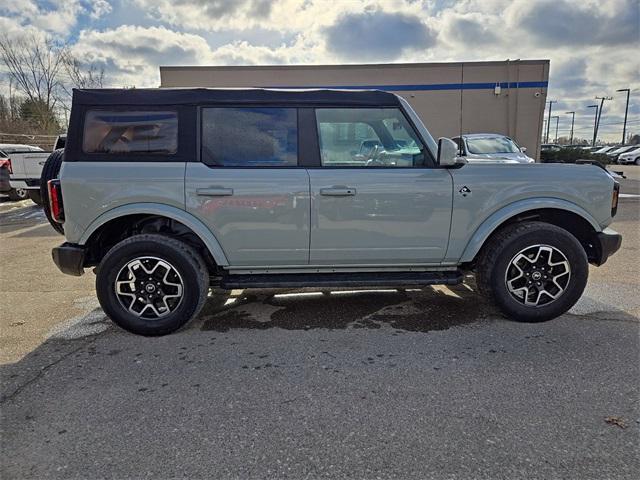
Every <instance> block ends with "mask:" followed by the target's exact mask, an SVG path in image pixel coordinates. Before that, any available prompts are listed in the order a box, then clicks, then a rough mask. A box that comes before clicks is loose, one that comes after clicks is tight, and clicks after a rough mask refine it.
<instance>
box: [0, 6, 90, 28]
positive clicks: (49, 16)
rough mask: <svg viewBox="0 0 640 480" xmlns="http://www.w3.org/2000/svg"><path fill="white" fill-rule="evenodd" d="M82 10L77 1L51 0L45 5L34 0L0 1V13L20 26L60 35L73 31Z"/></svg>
mask: <svg viewBox="0 0 640 480" xmlns="http://www.w3.org/2000/svg"><path fill="white" fill-rule="evenodd" d="M82 10H83V7H82V5H81V4H80V1H79V0H51V1H49V2H47V3H46V4H40V3H37V2H35V1H34V0H19V1H15V0H0V11H1V12H3V13H4V12H6V15H7V16H8V17H11V18H14V19H15V20H16V21H18V22H19V23H20V24H21V25H28V26H32V27H36V28H37V29H40V30H42V31H46V32H51V33H56V34H61V35H66V34H68V33H69V32H70V31H71V30H72V29H73V27H74V26H75V25H76V23H77V20H78V15H79V13H80V12H82Z"/></svg>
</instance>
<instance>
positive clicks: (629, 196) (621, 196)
mask: <svg viewBox="0 0 640 480" xmlns="http://www.w3.org/2000/svg"><path fill="white" fill-rule="evenodd" d="M618 196H619V197H620V198H640V195H636V194H635V193H621V194H620V195H618Z"/></svg>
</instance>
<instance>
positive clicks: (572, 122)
mask: <svg viewBox="0 0 640 480" xmlns="http://www.w3.org/2000/svg"><path fill="white" fill-rule="evenodd" d="M564 113H566V114H569V113H570V114H571V137H570V139H569V145H573V124H574V123H575V121H576V112H564Z"/></svg>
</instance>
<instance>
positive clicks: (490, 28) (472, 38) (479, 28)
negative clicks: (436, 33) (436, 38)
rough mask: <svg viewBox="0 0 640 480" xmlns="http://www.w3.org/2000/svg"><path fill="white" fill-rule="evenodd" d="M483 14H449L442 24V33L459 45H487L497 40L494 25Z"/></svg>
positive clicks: (490, 19)
mask: <svg viewBox="0 0 640 480" xmlns="http://www.w3.org/2000/svg"><path fill="white" fill-rule="evenodd" d="M492 20H493V19H492V18H486V16H484V15H478V14H469V15H457V14H456V15H449V16H448V18H447V19H446V21H445V23H444V25H443V31H444V34H445V35H446V36H447V37H448V39H449V40H452V41H454V42H456V43H457V44H459V45H464V46H469V45H489V44H495V43H497V42H498V36H497V34H496V32H497V31H498V30H497V29H496V25H494V24H493V23H494V22H493V21H492Z"/></svg>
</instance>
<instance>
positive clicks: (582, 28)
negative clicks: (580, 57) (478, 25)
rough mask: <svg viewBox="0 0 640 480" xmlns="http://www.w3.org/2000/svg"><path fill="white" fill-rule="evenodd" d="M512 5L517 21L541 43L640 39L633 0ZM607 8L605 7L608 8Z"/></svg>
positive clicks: (606, 42)
mask: <svg viewBox="0 0 640 480" xmlns="http://www.w3.org/2000/svg"><path fill="white" fill-rule="evenodd" d="M518 7H519V8H517V9H516V8H515V7H512V9H511V15H512V17H515V18H516V24H517V25H518V26H520V27H521V28H522V29H524V30H525V31H526V32H527V33H529V34H530V35H531V36H533V37H534V38H535V40H536V41H537V42H540V43H542V44H544V45H550V46H553V45H563V46H567V45H571V46H578V45H580V46H585V45H621V44H631V43H634V42H635V43H636V44H637V42H638V41H639V40H640V38H639V33H638V26H639V25H640V9H639V8H638V4H637V2H636V0H623V1H617V2H610V4H609V5H604V4H602V3H601V4H596V5H595V7H596V8H594V5H590V4H588V3H576V2H569V1H567V0H543V1H538V2H527V3H525V4H519V5H518ZM607 7H608V8H607Z"/></svg>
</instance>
